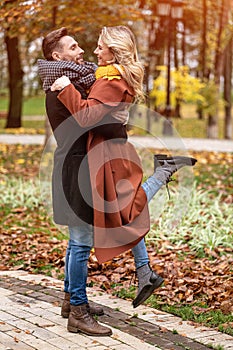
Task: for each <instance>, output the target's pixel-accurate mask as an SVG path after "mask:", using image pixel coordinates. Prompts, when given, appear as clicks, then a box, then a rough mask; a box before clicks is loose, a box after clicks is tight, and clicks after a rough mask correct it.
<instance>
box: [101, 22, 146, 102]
mask: <svg viewBox="0 0 233 350" xmlns="http://www.w3.org/2000/svg"><path fill="white" fill-rule="evenodd" d="M100 39H101V41H102V42H103V43H104V44H105V45H107V46H108V48H109V49H110V50H111V52H112V53H113V55H114V62H109V63H111V64H112V63H113V65H114V66H115V67H116V68H117V69H118V70H119V71H120V73H121V75H122V77H123V78H124V79H125V80H126V82H127V83H128V85H129V86H130V87H132V88H133V90H134V93H135V100H137V101H140V100H144V98H145V96H144V93H143V76H144V68H143V65H142V63H141V62H140V61H139V59H138V52H137V47H136V40H135V37H134V35H133V33H132V32H131V30H130V29H129V28H128V27H125V26H116V27H104V28H103V29H102V32H101V34H100ZM121 66H122V67H123V68H124V69H121Z"/></svg>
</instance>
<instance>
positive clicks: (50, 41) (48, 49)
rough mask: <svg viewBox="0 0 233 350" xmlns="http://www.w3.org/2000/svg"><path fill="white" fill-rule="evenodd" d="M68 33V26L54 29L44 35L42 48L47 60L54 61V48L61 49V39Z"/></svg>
mask: <svg viewBox="0 0 233 350" xmlns="http://www.w3.org/2000/svg"><path fill="white" fill-rule="evenodd" d="M66 35H68V30H67V28H65V27H62V28H60V29H57V30H53V31H52V32H50V33H49V34H47V35H46V36H45V37H44V39H43V42H42V50H43V54H44V57H45V58H46V60H48V61H53V57H52V53H53V51H54V50H59V49H61V48H62V46H61V44H60V40H61V38H62V37H63V36H66Z"/></svg>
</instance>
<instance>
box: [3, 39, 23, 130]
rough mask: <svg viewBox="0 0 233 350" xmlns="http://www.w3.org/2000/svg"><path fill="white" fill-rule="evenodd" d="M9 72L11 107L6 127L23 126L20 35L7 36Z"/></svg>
mask: <svg viewBox="0 0 233 350" xmlns="http://www.w3.org/2000/svg"><path fill="white" fill-rule="evenodd" d="M5 43H6V49H7V56H8V72H9V92H10V96H9V97H10V99H9V109H8V116H7V123H6V128H19V127H21V115H22V103H23V70H22V68H21V61H20V54H19V39H18V37H12V38H11V37H9V36H8V35H6V36H5Z"/></svg>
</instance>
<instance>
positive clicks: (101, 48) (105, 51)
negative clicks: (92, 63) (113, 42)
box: [94, 39, 114, 66]
mask: <svg viewBox="0 0 233 350" xmlns="http://www.w3.org/2000/svg"><path fill="white" fill-rule="evenodd" d="M94 53H95V54H96V56H97V59H98V65H99V66H107V65H108V64H110V63H109V62H108V61H112V60H114V56H113V54H112V52H111V51H110V49H109V48H108V47H107V45H105V44H104V43H103V42H102V41H101V39H99V40H98V45H97V48H96V49H95V51H94Z"/></svg>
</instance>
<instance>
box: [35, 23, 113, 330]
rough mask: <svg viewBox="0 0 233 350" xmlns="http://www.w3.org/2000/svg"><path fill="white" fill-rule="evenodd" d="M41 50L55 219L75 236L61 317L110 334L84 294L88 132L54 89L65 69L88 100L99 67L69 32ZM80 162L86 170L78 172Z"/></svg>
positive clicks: (52, 37) (89, 214)
mask: <svg viewBox="0 0 233 350" xmlns="http://www.w3.org/2000/svg"><path fill="white" fill-rule="evenodd" d="M42 48H43V53H44V56H45V58H46V60H47V61H42V60H39V62H38V66H39V73H40V76H41V79H42V81H43V88H44V90H45V91H46V111H47V115H48V118H49V121H50V124H51V127H52V130H53V133H54V136H55V139H56V141H57V148H56V151H55V154H54V168H53V179H52V192H53V213H54V221H55V222H56V223H57V224H61V225H67V226H68V227H69V232H70V240H69V244H68V248H67V253H66V271H65V281H64V291H65V301H64V302H63V306H62V315H63V316H64V317H69V319H68V330H69V331H71V332H76V331H77V329H78V330H79V331H81V332H83V333H85V334H88V335H95V336H101V335H103V336H106V335H111V334H112V331H111V329H109V328H107V327H104V326H102V325H100V324H99V323H98V322H97V321H96V320H95V319H94V318H93V316H92V314H102V313H103V310H102V308H99V307H98V308H96V307H95V308H94V307H93V306H92V307H90V306H89V304H88V300H87V296H86V293H84V294H83V293H82V290H83V286H84V285H85V286H86V278H87V260H88V258H89V254H90V246H92V245H93V242H90V237H91V235H88V234H87V233H88V232H89V233H90V231H91V232H92V222H93V210H92V207H91V205H89V204H87V202H88V203H91V186H90V178H89V170H88V164H87V161H86V158H85V155H86V143H87V136H88V130H85V129H82V128H80V127H79V126H78V124H77V123H76V122H75V121H74V120H73V118H71V117H70V113H69V111H68V110H67V109H66V108H65V107H64V106H63V105H62V104H61V103H60V101H59V100H58V99H57V92H52V91H51V90H50V86H51V85H52V83H53V82H54V80H55V79H56V77H59V76H60V75H61V71H62V73H63V74H69V76H70V77H71V78H72V79H73V82H74V83H75V85H76V88H77V89H78V90H79V91H80V93H81V94H82V97H83V98H86V96H87V94H86V91H87V90H88V89H89V88H90V86H91V85H92V83H93V82H94V81H95V76H94V71H95V65H94V64H93V63H85V62H84V61H83V53H84V51H83V50H82V49H81V48H80V47H79V45H78V43H77V41H76V40H74V38H72V37H71V36H69V35H68V33H67V30H66V28H61V29H58V30H55V31H53V32H51V33H49V34H48V35H47V36H46V37H45V38H44V40H43V44H42ZM56 62H60V63H62V65H60V64H59V65H57V64H56ZM77 63H78V64H77ZM81 163H82V171H79V167H80V164H81ZM83 164H84V166H83ZM80 186H82V188H85V199H86V198H88V201H87V200H84V198H83V196H82V194H81V190H80ZM86 237H87V238H88V241H87V238H86ZM80 287H81V288H80ZM69 299H70V300H69ZM70 305H71V312H70Z"/></svg>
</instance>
